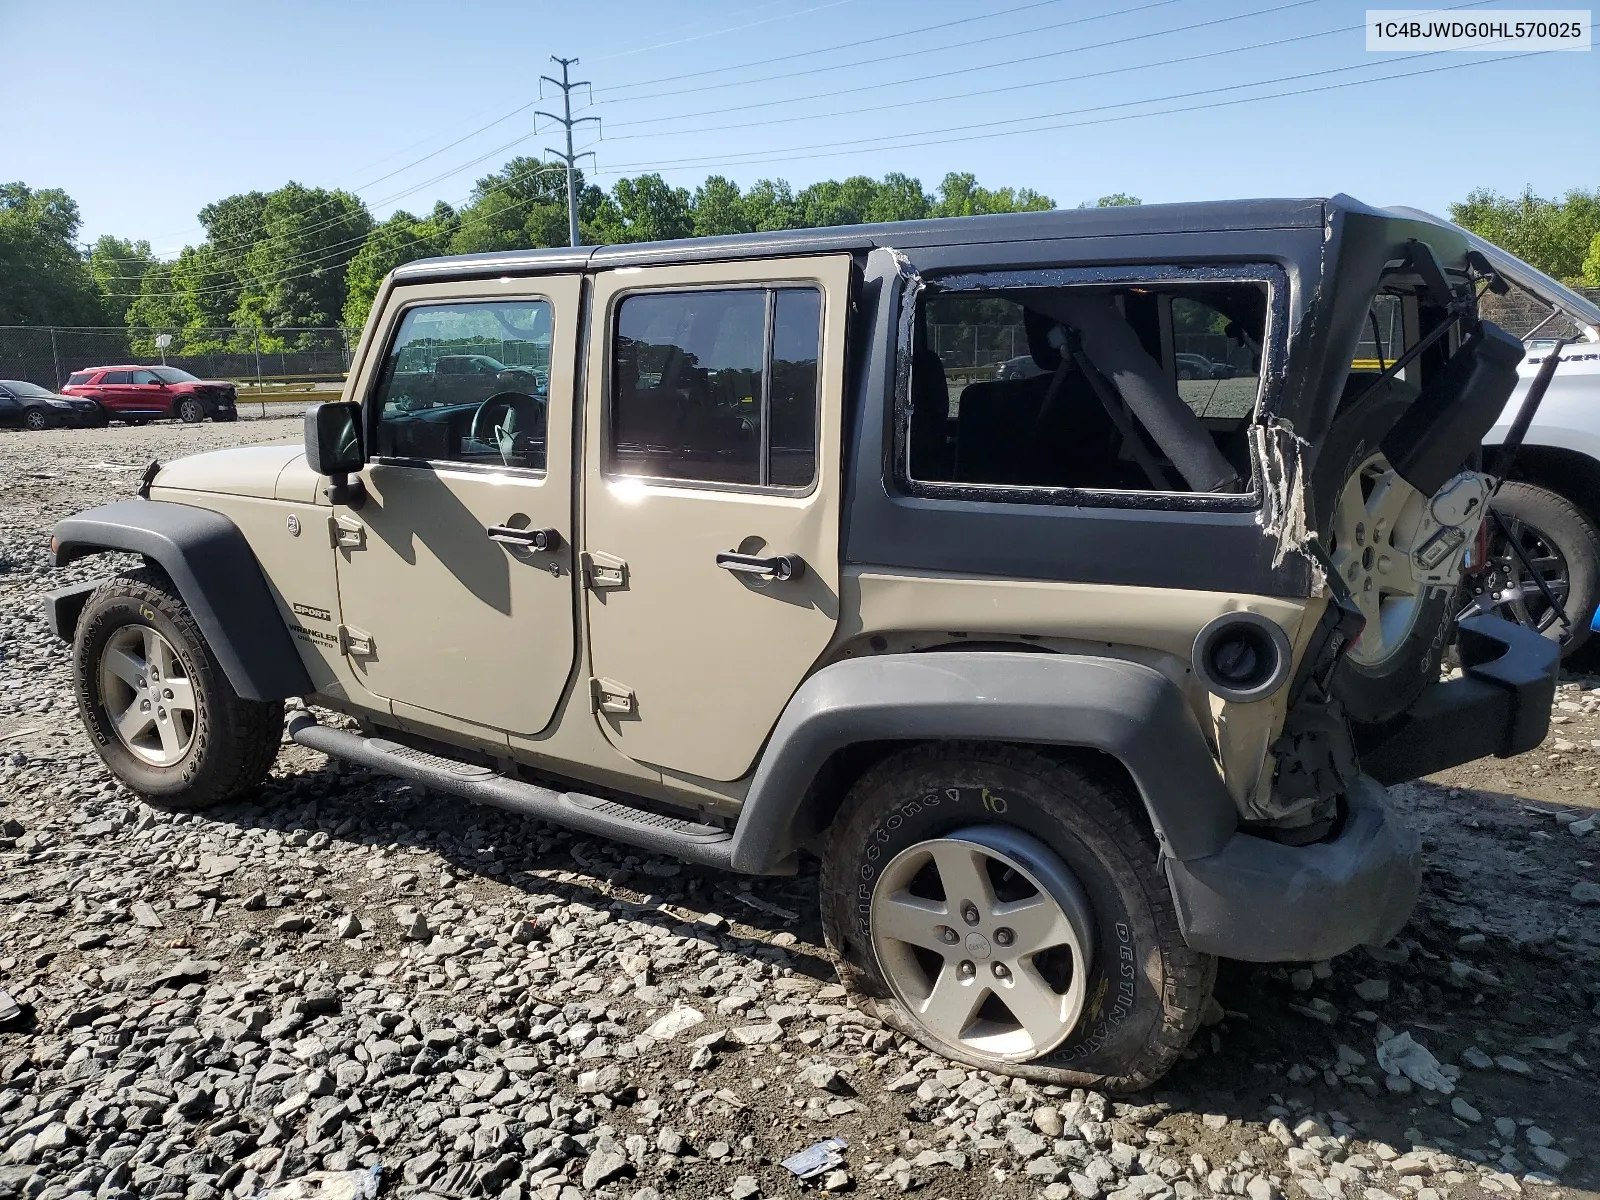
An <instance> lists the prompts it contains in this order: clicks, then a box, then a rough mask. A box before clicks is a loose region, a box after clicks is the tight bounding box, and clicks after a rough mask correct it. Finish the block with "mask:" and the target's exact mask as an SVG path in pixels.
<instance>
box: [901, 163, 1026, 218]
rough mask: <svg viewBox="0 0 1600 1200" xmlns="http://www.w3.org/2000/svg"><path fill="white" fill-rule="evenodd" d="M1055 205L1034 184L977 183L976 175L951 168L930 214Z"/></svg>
mask: <svg viewBox="0 0 1600 1200" xmlns="http://www.w3.org/2000/svg"><path fill="white" fill-rule="evenodd" d="M1055 206H1056V202H1055V201H1054V200H1052V199H1050V197H1049V196H1045V195H1041V194H1040V193H1039V192H1036V191H1034V190H1033V189H1032V188H1008V187H1005V188H997V189H995V190H994V191H990V190H989V189H988V188H986V187H980V186H978V179H977V176H975V175H972V174H970V173H968V172H961V171H951V172H950V173H949V174H948V175H946V176H945V177H944V178H943V179H942V180H941V181H940V182H939V200H938V203H936V204H935V205H934V206H933V212H932V213H931V214H930V215H931V216H935V217H972V216H979V215H982V214H985V213H1013V212H1043V211H1044V210H1046V209H1051V208H1054V207H1055Z"/></svg>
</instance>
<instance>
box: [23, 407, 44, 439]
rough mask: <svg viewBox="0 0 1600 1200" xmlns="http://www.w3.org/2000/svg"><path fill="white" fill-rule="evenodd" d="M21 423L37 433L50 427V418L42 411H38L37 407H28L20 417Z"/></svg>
mask: <svg viewBox="0 0 1600 1200" xmlns="http://www.w3.org/2000/svg"><path fill="white" fill-rule="evenodd" d="M22 423H23V425H25V426H26V427H27V428H29V429H31V430H33V431H34V432H35V433H38V432H39V431H40V430H44V429H49V428H50V418H49V417H47V416H45V415H44V413H42V412H40V411H39V410H38V409H37V408H30V409H29V410H28V411H27V412H26V413H24V414H23V417H22Z"/></svg>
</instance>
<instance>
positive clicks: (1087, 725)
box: [732, 651, 1239, 873]
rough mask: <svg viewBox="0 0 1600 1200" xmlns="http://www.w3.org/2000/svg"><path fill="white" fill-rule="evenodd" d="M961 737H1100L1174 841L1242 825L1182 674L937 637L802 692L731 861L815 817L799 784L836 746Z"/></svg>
mask: <svg viewBox="0 0 1600 1200" xmlns="http://www.w3.org/2000/svg"><path fill="white" fill-rule="evenodd" d="M940 738H960V739H964V740H965V739H975V740H987V741H1004V742H1024V743H1034V744H1039V745H1058V746H1081V747H1086V748H1091V749H1095V750H1102V751H1104V752H1106V753H1108V754H1110V755H1112V756H1113V757H1115V758H1116V759H1117V760H1118V761H1120V762H1121V763H1122V764H1123V766H1124V767H1126V768H1127V770H1128V773H1129V774H1130V775H1131V776H1132V777H1133V781H1134V783H1135V785H1136V786H1137V787H1138V789H1139V794H1140V797H1141V798H1142V799H1143V801H1144V804H1145V808H1146V810H1147V811H1148V812H1149V815H1150V820H1151V823H1152V824H1153V825H1154V827H1155V830H1156V835H1157V837H1158V838H1159V839H1160V840H1161V843H1162V847H1163V850H1164V852H1165V853H1166V854H1169V855H1172V856H1174V857H1177V858H1195V857H1201V856H1204V855H1207V854H1213V853H1215V852H1216V851H1217V850H1218V849H1220V848H1221V846H1222V845H1223V844H1224V843H1225V842H1226V841H1227V839H1228V837H1229V836H1230V835H1231V834H1232V833H1233V832H1234V830H1235V829H1236V828H1237V827H1238V823H1239V816H1238V811H1237V809H1236V808H1235V807H1234V804H1233V800H1232V798H1231V797H1230V796H1229V794H1228V791H1227V788H1226V787H1225V786H1224V784H1223V780H1222V776H1221V774H1220V772H1219V771H1218V770H1217V765H1216V763H1215V761H1214V760H1213V759H1212V757H1211V751H1210V749H1209V748H1208V746H1207V745H1206V741H1205V738H1204V735H1203V734H1202V733H1201V731H1200V726H1199V724H1198V723H1197V722H1196V721H1195V719H1194V715H1193V714H1192V713H1191V712H1190V710H1189V706H1188V704H1187V703H1186V702H1185V700H1184V698H1183V696H1182V694H1181V693H1180V692H1179V690H1178V688H1177V687H1176V685H1174V684H1173V683H1172V682H1171V681H1170V680H1168V679H1167V678H1166V677H1165V676H1163V675H1161V674H1160V673H1158V672H1156V671H1154V670H1152V669H1150V668H1149V667H1146V666H1142V665H1141V664H1139V663H1132V662H1127V661H1125V660H1122V659H1112V658H1089V657H1085V656H1078V655H1065V654H1043V653H1041V654H1027V653H1012V652H1007V651H941V652H934V653H923V654H884V655H877V656H875V657H871V658H855V659H847V660H845V661H843V662H838V663H834V664H832V665H831V666H827V667H824V668H823V669H822V670H820V671H818V672H817V673H816V674H815V675H813V676H811V678H809V679H807V680H806V681H805V683H803V684H802V685H801V686H800V689H799V690H798V691H797V692H796V693H795V695H794V697H793V699H791V700H790V701H789V704H788V706H787V707H786V708H785V709H784V712H783V715H782V716H781V717H780V718H779V719H778V724H777V726H776V728H774V730H773V732H772V736H771V739H770V740H769V742H768V744H767V748H766V750H765V751H764V752H763V754H762V756H761V760H760V762H759V763H758V764H757V766H756V771H755V777H754V778H753V779H752V780H751V783H750V790H749V792H748V793H747V795H746V797H745V802H744V808H743V810H742V811H741V813H740V816H739V825H738V828H737V830H736V831H735V833H734V839H733V857H732V864H733V868H734V870H736V871H746V872H751V873H760V872H763V871H765V870H768V869H769V868H770V867H771V866H772V865H773V864H775V863H777V862H779V861H781V860H782V859H784V858H786V857H788V856H789V855H790V854H792V853H793V852H794V851H795V850H796V849H797V848H798V847H799V846H801V845H803V844H804V843H805V842H807V841H808V840H810V838H811V837H813V836H814V835H815V834H816V833H817V832H818V830H817V829H816V828H815V814H814V813H813V812H811V811H810V810H809V808H808V807H807V805H806V803H805V798H806V796H807V793H808V791H809V790H810V787H811V784H812V781H813V780H815V779H816V777H817V774H818V772H819V771H820V770H821V769H822V767H823V764H824V763H826V762H827V760H828V757H829V756H830V755H832V754H833V753H834V752H835V751H836V750H841V749H843V748H844V747H846V746H850V745H855V744H858V743H863V742H883V741H921V740H929V739H940Z"/></svg>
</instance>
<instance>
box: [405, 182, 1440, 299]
mask: <svg viewBox="0 0 1600 1200" xmlns="http://www.w3.org/2000/svg"><path fill="white" fill-rule="evenodd" d="M1348 213H1360V214H1361V215H1362V216H1363V217H1370V218H1375V219H1377V220H1380V221H1390V222H1395V223H1397V224H1398V223H1401V220H1402V219H1401V218H1398V217H1397V216H1396V215H1395V214H1392V213H1385V212H1384V211H1382V210H1381V209H1376V208H1372V207H1369V206H1368V205H1365V204H1362V203H1361V202H1360V201H1359V200H1354V199H1352V198H1350V197H1349V196H1344V195H1339V196H1334V197H1332V198H1330V199H1299V200H1294V199H1287V200H1215V201H1206V202H1204V203H1198V204H1142V205H1130V206H1127V207H1118V208H1079V209H1073V208H1067V209H1052V210H1050V211H1048V212H1027V213H1006V214H1001V215H995V216H983V217H943V218H938V219H934V220H926V221H897V222H891V223H883V224H876V225H843V226H830V227H826V228H822V229H787V230H782V231H779V232H775V233H744V234H731V235H725V236H718V237H699V238H682V239H679V240H677V241H670V242H639V243H633V244H626V245H614V246H578V247H575V248H574V247H566V246H561V247H556V248H553V249H548V250H516V251H506V252H491V253H487V254H464V255H458V256H455V257H450V258H425V259H419V260H417V261H416V262H412V263H407V264H406V265H405V266H403V267H399V268H397V269H396V271H395V273H394V281H395V282H396V283H407V284H409V283H423V282H429V281H434V280H449V279H464V278H481V277H485V276H493V275H520V274H542V273H545V272H548V271H581V270H601V269H606V268H614V267H644V266H655V265H660V264H666V263H681V262H717V261H732V260H738V259H748V258H771V257H781V256H787V255H800V254H820V253H827V252H830V251H848V252H860V253H865V252H867V251H870V250H875V249H878V248H880V247H893V248H895V249H898V250H915V249H918V248H927V247H936V246H938V247H942V246H959V245H976V244H993V243H1006V242H1039V241H1059V240H1074V239H1094V240H1095V241H1096V242H1098V243H1099V244H1097V245H1096V246H1095V247H1094V250H1093V254H1092V257H1094V258H1097V259H1104V258H1108V257H1114V256H1115V254H1116V253H1117V250H1116V247H1115V245H1114V239H1122V238H1145V237H1148V236H1150V235H1152V234H1166V233H1184V234H1197V233H1198V234H1204V233H1241V232H1249V231H1252V230H1263V231H1264V230H1304V231H1307V232H1308V234H1309V235H1310V236H1312V237H1315V238H1317V239H1319V240H1320V239H1321V237H1322V231H1324V230H1325V229H1326V228H1327V227H1328V226H1329V225H1331V224H1332V223H1334V222H1336V221H1337V220H1338V219H1339V218H1340V217H1341V216H1342V215H1344V214H1348ZM1408 217H1409V218H1410V223H1413V224H1414V223H1415V221H1416V217H1414V216H1410V214H1408ZM1432 223H1433V224H1434V226H1435V228H1437V229H1438V230H1441V231H1451V232H1455V233H1457V234H1459V231H1455V230H1454V227H1452V226H1450V225H1449V224H1448V223H1447V222H1443V221H1437V220H1435V221H1433V222H1432ZM1429 240H1430V241H1431V240H1432V239H1431V238H1430V239H1429Z"/></svg>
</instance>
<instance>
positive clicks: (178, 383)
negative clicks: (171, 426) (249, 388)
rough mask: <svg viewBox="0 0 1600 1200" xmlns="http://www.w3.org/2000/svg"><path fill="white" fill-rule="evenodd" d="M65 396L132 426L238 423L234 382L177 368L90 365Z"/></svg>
mask: <svg viewBox="0 0 1600 1200" xmlns="http://www.w3.org/2000/svg"><path fill="white" fill-rule="evenodd" d="M61 394H62V395H63V396H86V397H88V398H89V399H91V400H95V401H97V402H98V403H99V405H100V407H101V408H103V409H104V410H105V412H106V415H107V416H108V417H114V418H116V419H117V420H119V421H123V422H125V423H127V424H129V425H143V424H144V423H145V422H146V421H153V420H155V419H156V418H157V417H177V418H178V419H179V420H180V421H185V422H188V423H189V424H191V425H192V424H194V423H195V422H197V421H204V420H205V419H206V418H207V417H210V418H211V419H212V420H215V421H236V420H238V419H239V414H238V412H237V410H236V409H235V408H234V401H235V400H236V399H237V389H236V388H235V387H234V386H233V384H231V383H227V382H223V381H219V380H207V379H196V378H195V377H194V376H193V375H191V374H189V372H187V371H180V370H179V369H178V368H177V367H90V368H88V369H87V370H83V371H74V372H73V373H72V377H71V378H70V379H68V380H67V386H66V387H64V388H62V389H61Z"/></svg>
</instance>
